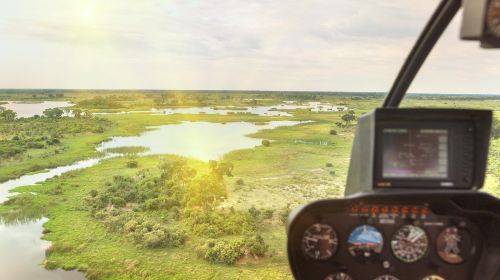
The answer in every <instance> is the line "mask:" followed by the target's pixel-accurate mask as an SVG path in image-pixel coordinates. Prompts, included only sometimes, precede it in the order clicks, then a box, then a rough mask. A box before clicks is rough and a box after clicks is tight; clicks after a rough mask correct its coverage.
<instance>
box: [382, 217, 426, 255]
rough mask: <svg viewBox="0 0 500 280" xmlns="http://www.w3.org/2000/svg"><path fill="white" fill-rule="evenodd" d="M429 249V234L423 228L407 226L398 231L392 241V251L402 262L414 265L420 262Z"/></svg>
mask: <svg viewBox="0 0 500 280" xmlns="http://www.w3.org/2000/svg"><path fill="white" fill-rule="evenodd" d="M428 247H429V240H428V238H427V234H426V233H425V231H424V230H423V229H422V228H421V227H417V226H413V225H405V226H402V227H401V228H400V229H398V230H397V231H396V232H395V233H394V235H393V236H392V240H391V249H392V252H393V254H394V256H396V258H398V259H399V260H400V261H402V262H405V263H413V262H416V261H418V260H420V259H421V258H422V257H423V256H424V255H425V254H426V253H427V249H428Z"/></svg>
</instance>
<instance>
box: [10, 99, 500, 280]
mask: <svg viewBox="0 0 500 280" xmlns="http://www.w3.org/2000/svg"><path fill="white" fill-rule="evenodd" d="M382 98H383V95H382V94H376V93H321V92H319V93H314V92H224V91H222V92H216V91H200V92H195V91H130V92H128V91H48V90H39V91H0V102H1V101H19V102H24V103H35V102H43V101H69V102H71V103H72V104H74V106H72V107H70V108H65V109H64V110H57V109H49V110H48V111H46V112H44V113H43V114H42V115H40V116H33V117H29V118H15V116H12V112H9V111H8V110H4V109H1V110H0V182H5V181H7V180H9V179H14V178H18V177H20V176H22V175H26V174H36V173H40V172H46V171H47V170H49V169H51V168H54V167H57V166H62V165H68V164H71V163H74V162H76V161H79V160H83V159H88V158H95V157H100V156H103V155H104V154H105V153H107V152H108V153H117V154H122V155H123V156H120V157H113V158H109V159H104V160H102V161H101V162H99V163H98V164H96V165H94V166H92V167H89V168H85V169H80V170H75V171H71V172H68V173H64V174H63V175H61V176H56V177H54V178H51V179H48V180H47V181H45V182H43V183H40V184H36V185H32V186H21V187H18V188H16V189H15V190H13V191H15V192H16V194H15V195H13V196H11V197H10V198H9V199H8V200H7V201H5V202H4V203H3V204H2V205H0V219H1V220H2V221H3V222H4V223H6V224H9V223H20V222H23V221H29V220H36V219H39V218H41V217H47V218H48V219H49V220H48V221H47V222H46V223H45V224H44V226H43V227H44V229H43V233H42V232H40V237H41V238H42V239H44V240H48V241H51V242H52V245H51V246H50V247H49V248H47V250H46V252H45V256H46V258H45V260H44V261H43V264H42V265H43V266H44V267H45V268H47V269H56V268H62V269H64V270H78V271H81V272H82V273H84V274H85V277H86V278H88V279H291V274H290V271H289V268H288V262H287V255H286V245H285V243H286V234H285V225H284V223H285V219H286V217H287V215H288V213H289V212H290V211H291V209H293V208H294V207H296V206H298V205H300V204H303V203H307V202H309V201H313V200H316V199H321V198H335V197H341V196H342V195H343V191H344V184H345V179H346V175H347V168H348V164H349V157H350V148H351V142H352V139H353V133H354V129H355V124H356V118H357V117H359V116H360V115H362V114H363V113H365V112H368V111H370V110H371V109H373V108H375V107H377V106H378V105H379V104H381V102H382ZM499 100H500V97H499V96H491V95H490V96H488V95H410V96H409V98H407V100H405V101H404V103H403V107H448V108H481V109H491V110H494V111H495V114H494V117H495V121H494V130H493V134H492V138H491V144H490V155H489V165H488V174H487V180H486V185H485V187H484V191H486V192H490V193H492V194H495V195H500V139H499V138H500V101H499ZM289 101H293V102H295V103H294V104H304V103H307V102H322V103H325V104H326V103H329V104H332V105H338V106H345V107H347V109H346V110H342V111H332V112H321V111H320V112H314V111H312V110H309V109H287V110H286V112H287V113H288V114H286V115H281V116H259V115H254V114H246V113H231V114H227V115H220V114H158V113H157V112H156V111H155V112H156V113H155V112H153V111H150V110H151V109H152V108H157V109H158V108H189V107H214V106H217V108H216V109H219V110H221V109H227V108H231V110H234V111H241V112H244V111H245V108H246V107H249V106H250V107H251V106H270V105H277V104H283V103H284V102H289ZM0 108H1V107H0ZM65 110H66V111H67V110H72V112H73V114H74V117H68V116H65V115H64V111H65ZM129 111H139V112H136V113H129V114H99V113H102V112H108V113H113V112H114V113H118V112H129ZM284 120H287V121H310V122H305V123H300V124H297V125H293V126H282V127H278V128H274V129H264V130H259V131H258V132H256V133H252V134H250V135H248V136H249V137H252V138H256V139H259V143H260V144H259V145H257V146H255V147H254V148H248V149H240V150H234V151H231V152H229V153H227V154H225V155H224V156H223V157H222V158H220V159H217V160H211V161H202V160H200V159H197V158H184V157H181V156H178V155H175V154H168V155H161V156H158V155H147V149H146V148H141V147H120V148H113V149H108V150H106V151H98V150H96V147H97V146H98V145H99V144H100V143H101V142H103V141H106V140H109V139H110V138H111V137H115V136H134V135H140V134H141V133H144V132H145V131H149V130H152V129H154V128H151V127H153V126H160V125H169V124H180V123H182V122H208V123H224V124H226V123H235V122H251V123H255V124H261V125H263V124H266V123H269V122H271V121H284ZM198 137H199V141H200V143H201V142H203V137H201V136H198ZM220 137H221V141H222V138H224V135H220ZM165 145H168V142H166V143H165ZM144 152H146V155H142V153H144ZM33 265H37V264H33Z"/></svg>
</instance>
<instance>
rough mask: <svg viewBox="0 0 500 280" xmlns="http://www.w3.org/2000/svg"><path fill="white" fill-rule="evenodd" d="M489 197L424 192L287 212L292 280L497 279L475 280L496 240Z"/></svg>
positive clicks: (497, 222) (497, 225) (498, 221)
mask: <svg viewBox="0 0 500 280" xmlns="http://www.w3.org/2000/svg"><path fill="white" fill-rule="evenodd" d="M494 200H495V199H494V198H493V197H491V196H489V195H488V194H485V193H479V192H471V191H456V192H455V193H452V194H450V193H448V192H436V191H431V190H427V191H425V190H424V191H422V192H419V193H414V195H412V196H408V195H407V193H406V192H399V193H398V192H383V193H379V194H374V193H372V194H365V195H358V196H352V197H348V198H345V199H336V200H321V201H317V202H313V203H311V204H309V205H306V206H304V207H302V208H300V209H298V210H296V211H295V212H293V213H292V214H291V215H290V218H289V223H288V256H289V261H290V266H291V267H292V271H293V274H294V276H295V278H296V279H320V280H326V279H328V280H329V279H352V280H356V279H361V280H364V279H369V280H370V279H373V280H374V279H404V280H439V279H453V280H470V279H494V278H478V277H477V273H478V272H477V271H478V270H479V271H481V270H483V269H482V268H481V262H480V260H481V259H482V258H483V257H484V255H485V254H486V252H485V251H484V246H485V244H489V243H490V242H498V239H500V238H499V237H498V232H499V230H500V217H498V215H497V214H496V213H494V212H490V211H488V210H484V209H482V207H490V209H491V201H494ZM495 207H497V208H498V206H495ZM497 210H498V211H500V209H497ZM297 244H301V246H297ZM483 251H484V252H483ZM486 251H487V250H486ZM480 277H482V276H480Z"/></svg>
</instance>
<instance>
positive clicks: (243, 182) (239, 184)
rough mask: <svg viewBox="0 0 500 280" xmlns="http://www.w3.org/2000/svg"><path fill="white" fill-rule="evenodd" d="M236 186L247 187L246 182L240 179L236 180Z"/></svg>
mask: <svg viewBox="0 0 500 280" xmlns="http://www.w3.org/2000/svg"><path fill="white" fill-rule="evenodd" d="M236 185H238V186H244V185H245V181H243V179H241V178H240V179H238V180H236Z"/></svg>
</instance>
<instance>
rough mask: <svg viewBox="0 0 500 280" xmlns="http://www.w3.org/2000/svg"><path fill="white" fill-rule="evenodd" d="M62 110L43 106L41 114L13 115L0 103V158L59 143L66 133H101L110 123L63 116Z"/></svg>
mask: <svg viewBox="0 0 500 280" xmlns="http://www.w3.org/2000/svg"><path fill="white" fill-rule="evenodd" d="M63 114H64V111H63V110H62V109H59V108H53V109H47V110H45V111H44V117H39V116H34V117H31V118H17V119H16V113H15V112H14V111H12V110H8V109H2V108H1V107H0V160H1V159H12V158H13V157H17V156H20V155H22V154H24V153H25V152H26V151H28V150H29V149H46V148H48V147H50V146H57V145H60V144H61V141H62V139H63V138H64V137H66V136H68V135H76V134H79V133H89V132H91V133H102V132H104V131H105V130H106V129H107V128H108V127H110V125H111V122H109V121H107V120H104V119H98V118H92V117H84V118H80V117H79V118H63V117H61V116H62V115H63ZM55 151H58V150H57V149H56V150H55Z"/></svg>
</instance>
